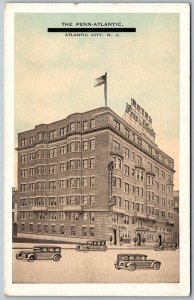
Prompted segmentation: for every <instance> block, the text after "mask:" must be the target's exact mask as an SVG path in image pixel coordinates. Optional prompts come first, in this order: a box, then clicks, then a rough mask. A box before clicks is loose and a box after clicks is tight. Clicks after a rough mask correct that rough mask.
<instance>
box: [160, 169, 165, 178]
mask: <svg viewBox="0 0 194 300" xmlns="http://www.w3.org/2000/svg"><path fill="white" fill-rule="evenodd" d="M161 176H162V178H163V179H165V172H164V171H163V170H161Z"/></svg>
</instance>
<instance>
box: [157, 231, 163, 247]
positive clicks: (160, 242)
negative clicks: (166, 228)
mask: <svg viewBox="0 0 194 300" xmlns="http://www.w3.org/2000/svg"><path fill="white" fill-rule="evenodd" d="M158 244H159V246H161V245H162V235H161V234H159V236H158Z"/></svg>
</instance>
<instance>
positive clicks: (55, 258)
mask: <svg viewBox="0 0 194 300" xmlns="http://www.w3.org/2000/svg"><path fill="white" fill-rule="evenodd" d="M60 259H61V256H60V255H58V254H57V255H55V256H53V260H54V261H55V262H58V261H60Z"/></svg>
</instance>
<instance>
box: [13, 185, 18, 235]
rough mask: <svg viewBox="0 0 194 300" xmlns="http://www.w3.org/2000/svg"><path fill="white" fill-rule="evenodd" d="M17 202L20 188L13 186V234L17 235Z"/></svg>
mask: <svg viewBox="0 0 194 300" xmlns="http://www.w3.org/2000/svg"><path fill="white" fill-rule="evenodd" d="M17 202H18V190H17V189H16V188H15V187H13V188H12V235H13V236H16V235H17Z"/></svg>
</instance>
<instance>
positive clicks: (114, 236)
mask: <svg viewBox="0 0 194 300" xmlns="http://www.w3.org/2000/svg"><path fill="white" fill-rule="evenodd" d="M113 244H114V245H116V244H117V231H116V229H113Z"/></svg>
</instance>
